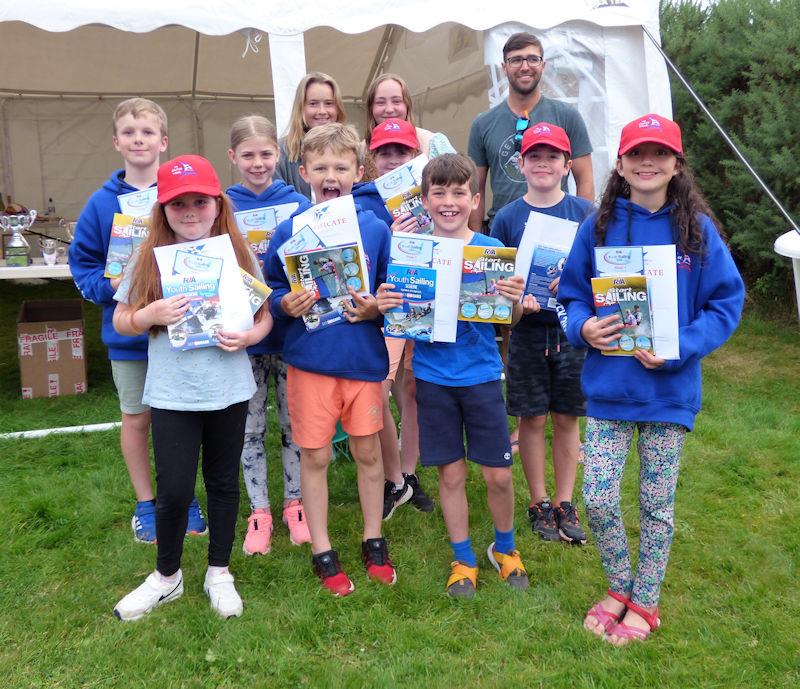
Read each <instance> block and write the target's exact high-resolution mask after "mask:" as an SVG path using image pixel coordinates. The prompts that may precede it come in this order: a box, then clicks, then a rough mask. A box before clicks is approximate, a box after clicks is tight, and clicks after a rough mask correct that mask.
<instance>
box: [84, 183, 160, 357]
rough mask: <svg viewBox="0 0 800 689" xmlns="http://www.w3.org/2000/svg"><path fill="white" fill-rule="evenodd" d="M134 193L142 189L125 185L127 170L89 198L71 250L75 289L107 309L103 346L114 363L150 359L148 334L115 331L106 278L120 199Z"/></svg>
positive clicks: (112, 290) (108, 283)
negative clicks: (109, 247)
mask: <svg viewBox="0 0 800 689" xmlns="http://www.w3.org/2000/svg"><path fill="white" fill-rule="evenodd" d="M132 191H139V189H137V188H136V187H133V186H131V185H130V184H128V183H127V182H126V181H125V171H124V170H116V171H115V172H114V173H113V174H112V175H111V177H109V178H108V180H106V182H105V184H103V186H102V187H100V189H98V190H97V191H96V192H94V194H92V195H91V196H90V197H89V200H88V201H87V202H86V205H85V206H84V207H83V210H82V211H81V214H80V216H79V217H78V224H77V226H76V227H75V237H74V239H73V240H72V243H71V244H70V247H69V269H70V272H71V273H72V277H73V279H74V280H75V285H76V286H77V288H78V289H79V290H80V293H81V294H82V295H83V298H84V299H88V300H89V301H91V302H93V303H95V304H98V305H100V306H102V307H103V325H102V330H101V334H102V338H103V344H104V345H105V346H106V347H108V358H109V359H112V360H114V361H130V360H139V361H144V360H146V359H147V335H146V334H144V335H137V336H136V337H127V336H125V335H120V334H119V333H118V332H117V331H116V330H114V326H113V324H112V319H113V317H114V309H115V308H116V305H117V302H115V301H114V291H115V290H114V289H113V288H112V287H111V281H110V280H109V279H108V278H106V277H103V273H104V272H105V269H106V255H107V254H108V244H109V240H110V238H111V225H112V223H113V221H114V213H119V212H120V208H119V201H118V200H117V196H119V195H120V194H127V193H129V192H132Z"/></svg>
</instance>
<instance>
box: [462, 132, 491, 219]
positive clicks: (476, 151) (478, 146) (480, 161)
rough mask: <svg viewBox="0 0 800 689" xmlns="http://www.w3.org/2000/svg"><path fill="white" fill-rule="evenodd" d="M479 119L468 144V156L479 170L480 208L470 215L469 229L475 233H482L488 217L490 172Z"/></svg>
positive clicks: (470, 133)
mask: <svg viewBox="0 0 800 689" xmlns="http://www.w3.org/2000/svg"><path fill="white" fill-rule="evenodd" d="M481 129H482V127H481V124H480V122H479V118H476V119H475V120H474V121H473V122H472V126H471V127H470V130H469V142H468V143H467V155H468V156H469V157H470V158H472V162H473V163H475V167H476V168H477V169H478V193H479V194H480V197H479V199H478V207H477V208H476V209H475V210H474V211H472V213H470V214H469V221H468V225H469V229H471V230H472V231H473V232H481V231H482V228H483V219H484V218H485V217H486V176H487V174H488V172H489V161H488V160H487V157H486V150H485V147H484V144H483V134H482V132H481Z"/></svg>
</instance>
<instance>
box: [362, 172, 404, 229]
mask: <svg viewBox="0 0 800 689" xmlns="http://www.w3.org/2000/svg"><path fill="white" fill-rule="evenodd" d="M353 200H354V201H355V202H356V205H357V206H360V207H361V209H362V210H365V211H372V212H373V213H375V216H376V217H377V218H378V220H383V222H385V223H386V224H387V225H388V226H389V227H391V226H392V223H393V222H394V218H393V217H392V214H391V213H390V212H389V210H388V209H387V208H386V206H385V205H384V203H383V199H382V198H381V195H380V194H379V193H378V188H377V187H376V186H375V182H361V183H360V184H355V185H353Z"/></svg>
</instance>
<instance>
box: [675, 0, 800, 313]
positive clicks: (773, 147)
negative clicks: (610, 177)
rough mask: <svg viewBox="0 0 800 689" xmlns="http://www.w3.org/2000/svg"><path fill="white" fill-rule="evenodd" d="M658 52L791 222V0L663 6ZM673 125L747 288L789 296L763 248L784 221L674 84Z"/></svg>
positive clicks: (799, 72)
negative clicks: (677, 128) (679, 74)
mask: <svg viewBox="0 0 800 689" xmlns="http://www.w3.org/2000/svg"><path fill="white" fill-rule="evenodd" d="M661 35H662V42H663V47H664V50H665V51H666V53H667V54H668V55H669V56H670V58H671V59H672V61H673V62H674V63H675V64H676V66H677V67H678V69H679V70H680V71H681V72H682V73H683V75H684V77H685V78H686V79H687V80H688V81H689V83H690V84H692V87H693V88H694V89H695V91H697V93H698V95H699V96H700V97H701V98H702V99H703V101H704V102H705V103H706V105H707V106H708V108H709V109H710V110H711V112H713V113H714V116H715V117H716V118H717V120H718V121H719V122H720V124H722V126H723V127H724V128H725V129H726V130H727V131H728V134H729V135H730V136H731V138H732V139H733V140H734V141H735V142H736V143H737V145H738V146H739V148H740V150H741V151H742V153H743V154H744V155H745V157H746V158H747V159H748V160H749V161H750V164H751V165H752V166H753V167H754V168H755V169H756V170H757V171H758V173H759V175H760V176H761V177H762V179H764V181H765V182H766V183H767V184H768V185H769V186H770V188H771V189H772V190H773V192H774V193H775V195H776V196H777V197H778V198H779V199H780V200H781V202H782V203H783V205H784V207H785V208H786V209H787V210H788V211H789V213H790V214H791V215H792V217H793V218H795V219H796V220H797V219H800V162H798V161H800V116H798V113H797V104H798V103H800V51H799V50H798V46H800V0H720V1H719V2H718V3H716V4H713V5H710V6H708V7H701V6H700V5H699V4H698V3H696V2H693V1H691V0H673V2H662V5H661ZM671 79H672V97H673V108H674V116H675V120H676V121H677V122H678V123H679V124H680V125H681V128H682V129H683V134H684V147H685V149H686V152H687V158H688V160H689V163H690V165H691V166H692V169H693V170H694V172H695V174H696V177H697V179H698V182H699V184H700V187H701V189H702V190H703V192H704V193H705V195H706V196H707V197H708V200H709V202H710V204H711V207H712V208H714V210H715V212H716V213H717V215H718V216H719V218H720V220H721V221H722V223H723V225H724V228H725V231H726V233H727V235H728V237H729V238H730V242H731V247H732V249H733V251H734V254H735V255H736V258H737V262H738V264H739V266H740V268H741V270H742V273H743V275H744V276H745V279H746V281H747V283H748V286H749V287H750V288H751V290H753V291H755V292H756V293H758V294H762V295H765V296H770V297H774V298H778V297H784V298H785V296H786V295H787V294H789V293H791V287H790V283H791V269H790V267H789V265H788V262H787V261H786V259H785V258H782V257H780V256H777V255H776V254H775V253H774V252H773V249H772V246H773V243H774V241H775V238H776V237H778V236H779V235H781V234H783V233H784V232H786V230H787V229H788V222H787V220H786V219H785V218H784V217H783V215H782V214H781V213H780V211H778V209H777V208H775V206H774V205H773V203H772V201H771V200H770V199H769V197H768V196H767V195H766V194H765V193H764V191H763V190H762V189H761V187H760V186H759V185H758V183H757V182H756V181H755V180H754V179H753V178H752V177H751V175H750V174H749V173H748V171H747V170H746V168H745V167H744V166H743V165H742V163H741V162H740V161H739V159H738V158H737V157H736V155H735V154H734V153H733V151H731V149H730V148H729V147H728V145H727V144H726V143H725V142H724V141H723V139H722V138H721V137H720V136H719V134H718V132H717V131H716V129H715V128H714V126H713V125H712V124H711V122H709V121H708V120H707V118H706V116H705V115H704V113H703V112H702V111H701V110H700V109H699V107H698V106H697V104H696V103H695V101H694V99H693V98H692V97H691V95H690V94H689V93H688V92H687V91H686V89H685V88H684V86H683V85H682V84H681V83H680V82H679V81H678V80H677V79H676V78H675V77H674V76H671Z"/></svg>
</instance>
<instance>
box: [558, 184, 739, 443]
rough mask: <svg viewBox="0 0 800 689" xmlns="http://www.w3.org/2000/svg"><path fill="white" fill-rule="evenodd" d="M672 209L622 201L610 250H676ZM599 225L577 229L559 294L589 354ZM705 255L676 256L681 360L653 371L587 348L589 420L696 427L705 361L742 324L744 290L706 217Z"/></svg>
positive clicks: (575, 338) (608, 240)
mask: <svg viewBox="0 0 800 689" xmlns="http://www.w3.org/2000/svg"><path fill="white" fill-rule="evenodd" d="M670 210H671V206H665V207H664V208H662V209H661V210H658V211H656V212H655V213H651V212H650V211H648V210H647V209H646V208H642V207H641V206H638V205H636V204H635V203H631V202H630V201H628V200H627V199H617V201H616V204H615V208H614V214H613V217H612V218H611V220H610V221H609V224H608V227H607V231H606V237H605V241H604V245H605V246H626V245H632V246H639V245H657V244H677V232H676V231H675V230H674V229H673V225H672V221H671V218H670ZM595 218H596V214H593V215H592V216H590V217H589V218H588V219H587V220H586V221H585V222H584V223H583V224H582V225H581V227H580V228H579V230H578V234H577V236H576V238H575V243H574V244H573V245H572V251H571V252H570V255H569V258H568V259H567V265H566V267H565V268H564V273H563V274H562V276H561V282H560V283H559V286H558V299H559V301H560V302H561V303H562V304H563V305H564V307H565V308H566V309H567V317H568V325H567V337H568V338H569V341H570V342H571V343H572V344H574V345H576V346H582V347H586V346H588V345H587V343H586V341H585V340H584V339H583V337H582V336H581V328H582V327H583V324H584V323H585V322H586V321H587V320H588V319H589V318H591V317H592V316H594V315H595V312H594V300H593V297H592V289H591V282H590V280H591V278H592V277H593V276H594V275H596V273H595V269H594V247H595V234H594V227H595ZM700 220H701V223H702V226H703V234H704V238H705V253H704V254H703V255H698V254H684V253H682V252H681V250H680V249H678V250H677V256H676V259H677V264H678V326H679V338H680V359H677V360H674V361H667V362H666V363H665V364H664V365H663V366H661V367H660V368H657V369H654V370H648V369H646V368H645V367H644V366H642V365H641V364H640V363H639V362H638V361H637V360H636V359H634V358H633V357H626V356H603V355H602V354H601V353H600V351H599V350H597V349H594V348H592V347H590V348H589V353H588V356H587V357H586V362H585V363H584V366H583V375H582V378H581V381H582V384H583V391H584V394H585V395H586V401H587V415H588V416H594V417H596V418H600V419H615V420H622V421H640V422H647V421H661V422H669V423H677V424H681V425H683V426H686V428H687V429H688V430H692V428H693V427H694V419H695V416H696V415H697V412H698V411H700V402H701V397H702V391H701V376H700V360H701V359H702V358H703V357H704V356H706V355H707V354H710V353H711V352H712V351H714V350H715V349H716V348H717V347H719V346H720V345H722V343H724V342H725V340H727V339H728V337H730V336H731V334H732V333H733V331H734V330H736V326H737V325H738V323H739V318H740V317H741V313H742V306H743V304H744V284H743V283H742V278H741V277H740V275H739V271H738V270H737V268H736V265H735V264H734V262H733V259H732V258H731V255H730V252H729V251H728V248H727V247H726V246H725V244H724V242H723V241H722V239H721V238H720V236H719V234H718V232H717V229H716V227H714V224H713V223H712V222H711V219H710V218H708V217H707V216H705V215H701V216H700Z"/></svg>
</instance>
